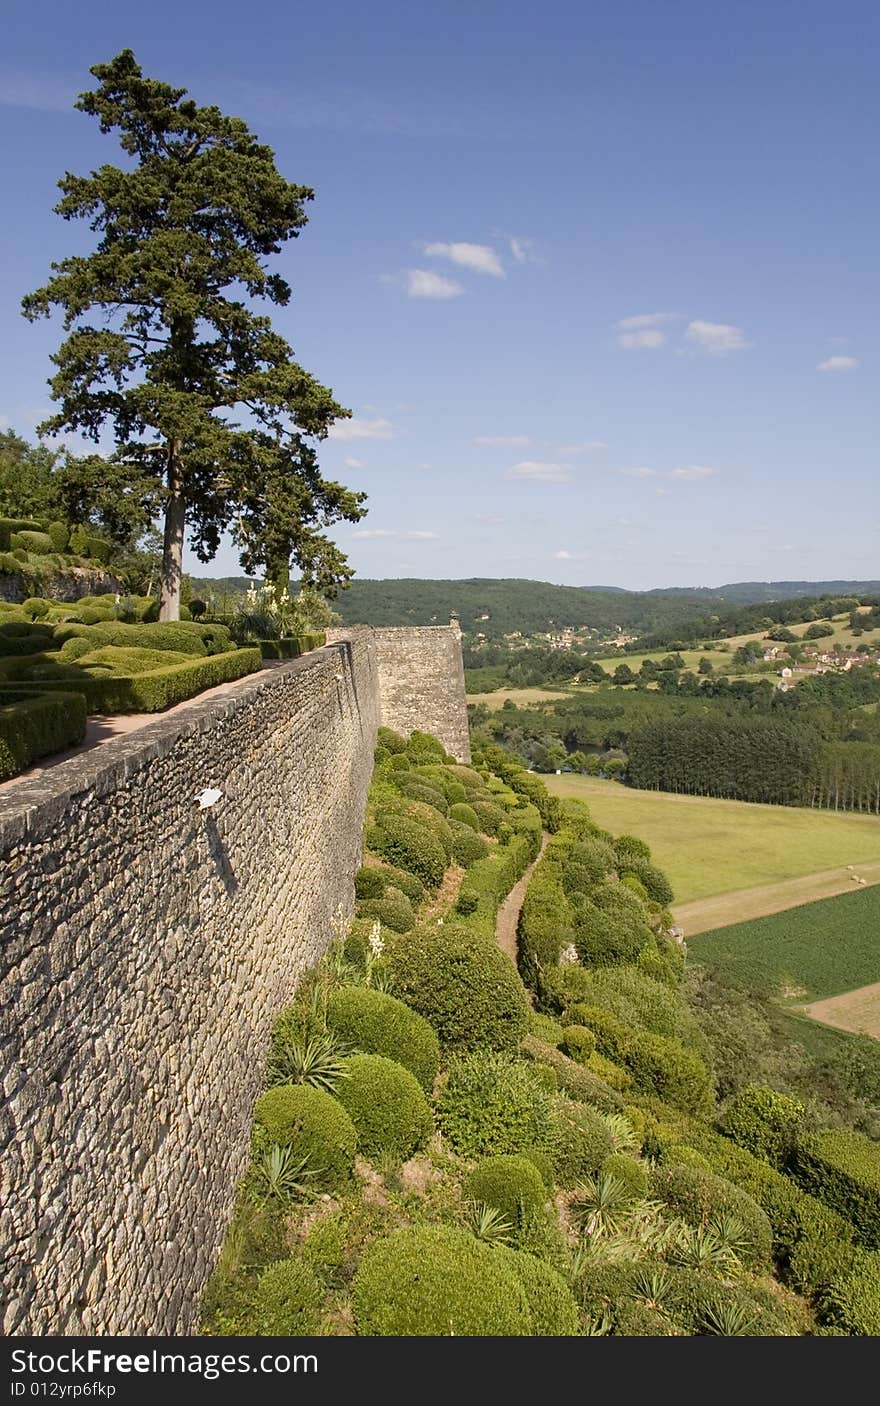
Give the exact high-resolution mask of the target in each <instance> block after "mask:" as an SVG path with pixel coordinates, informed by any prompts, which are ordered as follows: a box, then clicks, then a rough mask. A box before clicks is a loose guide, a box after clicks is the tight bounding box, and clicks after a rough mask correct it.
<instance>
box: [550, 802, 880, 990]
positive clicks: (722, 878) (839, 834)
mask: <svg viewBox="0 0 880 1406" xmlns="http://www.w3.org/2000/svg"><path fill="white" fill-rule="evenodd" d="M542 779H543V780H544V781H545V782H546V784H547V787H548V789H549V790H551V791H552V792H553V793H554V795H557V796H574V797H577V799H578V800H582V801H586V802H587V804H588V805H589V807H590V812H591V814H592V816H593V819H594V820H595V821H596V823H597V824H598V825H601V826H603V827H604V828H605V829H606V830H610V831H611V832H612V833H613V834H615V835H622V834H630V835H639V836H640V837H641V838H642V839H643V840H646V841H647V842H648V844H649V845H650V846H651V850H652V852H653V855H654V858H655V860H656V862H657V863H658V864H659V865H660V867H661V868H662V869H665V870H666V873H667V874H668V875H669V879H670V882H671V884H672V887H673V890H674V892H675V907H676V908H677V907H678V905H679V904H685V903H692V902H694V901H695V900H697V899H708V898H712V897H713V896H715V895H717V894H725V893H733V892H734V891H736V890H737V889H752V888H756V887H758V886H760V885H765V884H780V883H782V882H783V881H785V880H791V879H797V878H800V877H801V876H805V875H808V874H816V873H819V872H821V871H826V870H830V869H838V868H845V867H846V866H847V865H849V864H853V865H856V866H858V865H860V864H865V865H873V866H874V867H876V866H877V865H878V864H880V818H878V817H877V816H867V815H847V814H844V813H842V812H833V811H821V810H807V809H800V808H798V807H795V806H764V805H751V804H749V803H748V802H745V801H722V800H713V799H712V798H710V797H705V796H673V795H670V794H668V793H667V792H665V791H636V790H634V789H633V788H631V787H629V786H621V785H620V784H619V783H618V782H616V781H601V780H598V779H597V778H595V777H591V776H545V777H543V778H542ZM814 896H815V895H813V894H811V893H809V891H807V892H806V893H805V894H804V895H803V896H801V897H800V900H798V898H796V899H795V901H796V902H797V901H801V902H804V901H806V900H807V899H809V898H811V897H814ZM765 911H766V910H765ZM878 977H880V972H878ZM837 989H838V990H841V989H843V988H841V987H838V988H837Z"/></svg>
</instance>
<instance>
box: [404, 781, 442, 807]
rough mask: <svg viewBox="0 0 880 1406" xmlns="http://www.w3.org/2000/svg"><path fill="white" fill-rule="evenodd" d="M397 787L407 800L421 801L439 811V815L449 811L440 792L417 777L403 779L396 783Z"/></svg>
mask: <svg viewBox="0 0 880 1406" xmlns="http://www.w3.org/2000/svg"><path fill="white" fill-rule="evenodd" d="M398 786H399V788H400V790H401V792H402V793H403V795H404V796H406V797H407V798H408V799H409V800H411V801H422V802H423V803H424V804H425V805H427V806H433V807H434V809H435V810H439V812H440V814H441V815H445V814H446V812H447V810H448V809H449V806H448V805H447V802H446V797H445V796H444V795H443V793H442V791H437V790H435V789H434V787H433V786H429V785H427V783H423V782H421V781H420V780H419V778H418V777H413V779H412V780H410V779H409V777H405V778H404V779H403V780H402V781H399V782H398Z"/></svg>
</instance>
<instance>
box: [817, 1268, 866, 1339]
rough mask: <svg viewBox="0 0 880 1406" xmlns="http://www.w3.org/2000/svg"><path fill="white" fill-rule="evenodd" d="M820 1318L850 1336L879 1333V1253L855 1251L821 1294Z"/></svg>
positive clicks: (863, 1336)
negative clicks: (848, 1265)
mask: <svg viewBox="0 0 880 1406" xmlns="http://www.w3.org/2000/svg"><path fill="white" fill-rule="evenodd" d="M821 1308H822V1319H823V1321H824V1322H825V1323H829V1324H832V1325H833V1326H834V1327H837V1328H839V1329H840V1330H841V1331H842V1332H844V1333H846V1334H847V1335H848V1336H850V1337H859V1338H878V1337H880V1255H877V1254H866V1253H864V1252H857V1253H856V1255H854V1256H853V1261H852V1264H851V1266H850V1267H849V1268H848V1269H847V1270H844V1271H842V1272H841V1273H840V1274H838V1275H837V1276H836V1277H835V1278H834V1279H833V1280H832V1281H831V1283H830V1284H829V1286H828V1288H827V1289H826V1290H825V1291H824V1292H823V1293H822V1295H821Z"/></svg>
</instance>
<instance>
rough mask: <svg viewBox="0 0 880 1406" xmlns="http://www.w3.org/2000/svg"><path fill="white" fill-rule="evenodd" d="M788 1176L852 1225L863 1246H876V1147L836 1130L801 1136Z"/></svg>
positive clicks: (879, 1192)
mask: <svg viewBox="0 0 880 1406" xmlns="http://www.w3.org/2000/svg"><path fill="white" fill-rule="evenodd" d="M791 1175H792V1176H793V1178H794V1180H795V1181H796V1182H797V1183H798V1185H799V1186H801V1187H803V1189H804V1190H805V1191H809V1192H810V1193H811V1194H812V1195H813V1196H817V1197H818V1198H819V1200H820V1201H824V1202H825V1203H826V1204H827V1205H829V1206H831V1208H832V1209H833V1210H835V1211H837V1212H838V1213H839V1214H840V1215H842V1216H844V1217H845V1218H846V1219H847V1220H848V1221H849V1222H850V1223H851V1224H852V1225H854V1226H855V1229H856V1234H857V1236H858V1238H859V1240H860V1241H861V1242H862V1244H863V1245H866V1246H868V1247H869V1248H870V1249H877V1248H878V1247H880V1146H878V1145H877V1143H876V1142H870V1141H869V1140H868V1138H866V1137H862V1135H861V1134H860V1133H853V1132H849V1131H847V1130H846V1129H843V1128H835V1129H831V1130H827V1131H825V1132H820V1133H812V1134H810V1135H809V1136H807V1137H805V1138H802V1139H801V1141H800V1142H799V1143H798V1145H797V1147H796V1148H795V1151H794V1155H793V1157H792V1162H791Z"/></svg>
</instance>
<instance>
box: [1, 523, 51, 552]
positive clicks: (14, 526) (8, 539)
mask: <svg viewBox="0 0 880 1406" xmlns="http://www.w3.org/2000/svg"><path fill="white" fill-rule="evenodd" d="M42 527H43V524H42V523H40V522H36V521H35V520H34V519H33V518H23V517H22V518H19V517H0V552H8V551H10V550H11V548H12V534H13V533H16V534H18V533H19V532H40V531H41V530H42Z"/></svg>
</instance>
